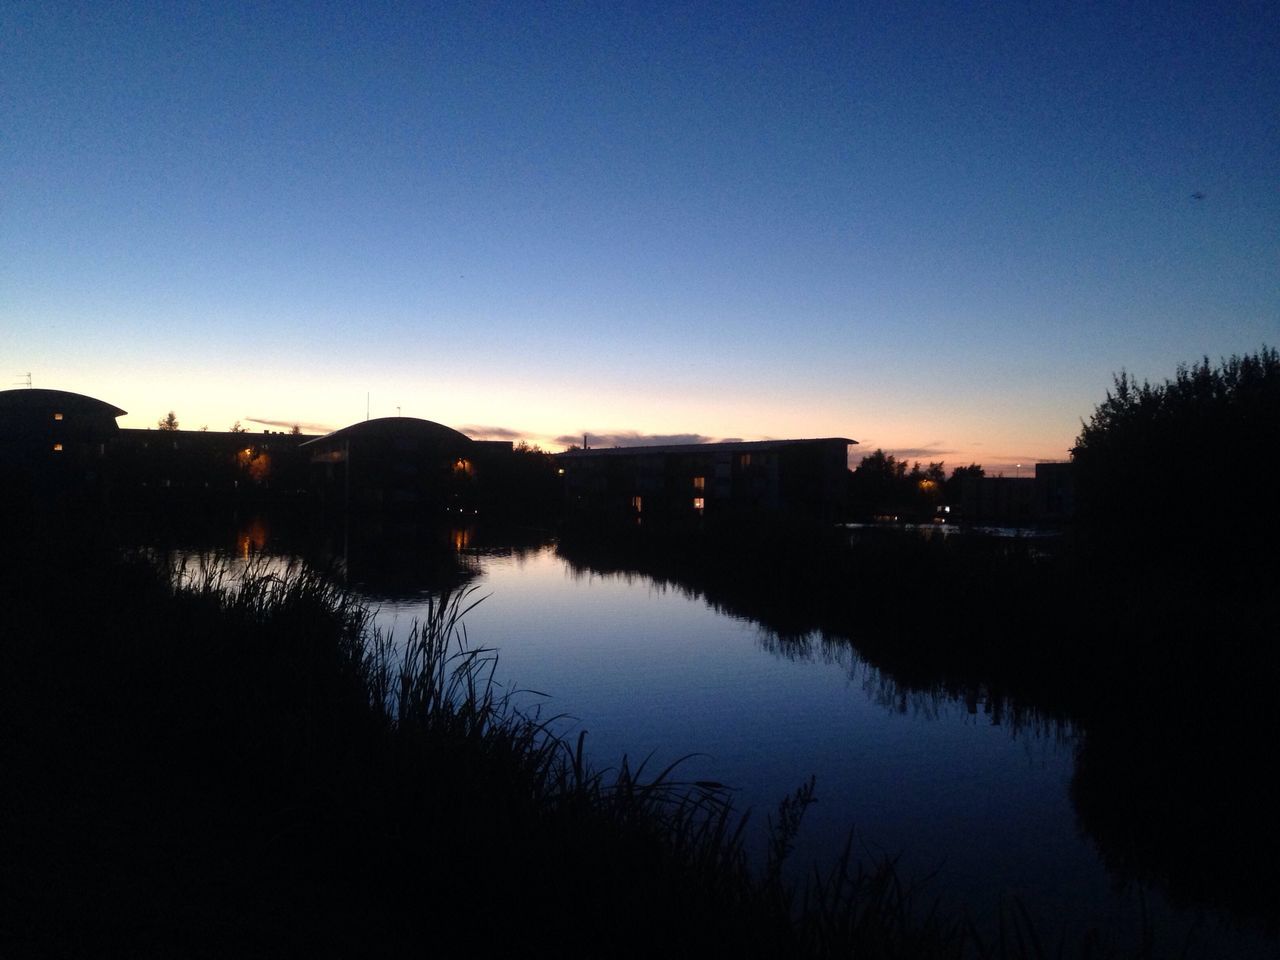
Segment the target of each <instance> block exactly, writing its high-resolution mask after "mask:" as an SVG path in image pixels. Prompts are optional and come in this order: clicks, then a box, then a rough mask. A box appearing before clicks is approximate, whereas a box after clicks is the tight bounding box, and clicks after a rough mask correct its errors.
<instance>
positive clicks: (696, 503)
mask: <svg viewBox="0 0 1280 960" xmlns="http://www.w3.org/2000/svg"><path fill="white" fill-rule="evenodd" d="M706 506H707V501H706V500H705V499H704V498H702V497H694V498H693V509H694V510H696V511H697V512H698V513H701V512H702V511H703V510H704V509H706Z"/></svg>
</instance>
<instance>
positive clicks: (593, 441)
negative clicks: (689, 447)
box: [556, 430, 716, 447]
mask: <svg viewBox="0 0 1280 960" xmlns="http://www.w3.org/2000/svg"><path fill="white" fill-rule="evenodd" d="M586 434H587V443H589V444H590V445H591V446H593V447H662V446H667V445H669V444H676V443H715V442H716V440H715V438H714V437H705V436H703V435H702V434H700V433H639V432H637V431H635V430H623V431H622V432H620V433H592V432H590V431H586ZM556 443H563V444H564V445H565V446H572V445H575V444H576V445H579V446H581V444H582V434H581V433H579V434H577V435H576V436H573V435H570V434H564V435H562V436H559V437H556Z"/></svg>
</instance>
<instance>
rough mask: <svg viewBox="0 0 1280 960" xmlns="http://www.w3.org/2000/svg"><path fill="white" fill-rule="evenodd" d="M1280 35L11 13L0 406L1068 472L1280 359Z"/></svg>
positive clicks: (1205, 18)
mask: <svg viewBox="0 0 1280 960" xmlns="http://www.w3.org/2000/svg"><path fill="white" fill-rule="evenodd" d="M1278 23H1280V13H1277V10H1276V9H1275V8H1273V7H1266V6H1261V5H1259V6H1256V7H1252V6H1249V5H1247V4H1244V5H1233V6H1222V7H1217V6H1214V5H1207V6H1193V7H1185V8H1182V7H1179V8H1175V9H1173V10H1166V9H1164V8H1161V9H1160V10H1156V9H1155V8H1151V9H1146V8H1143V7H1141V6H1140V7H1138V8H1132V9H1130V8H1126V9H1123V10H1122V9H1115V10H1112V9H1108V8H1102V9H1094V8H1087V9H1086V8H1079V9H1077V8H1065V9H1055V10H1051V11H1037V10H1033V9H1030V8H1028V9H1022V8H1018V9H1013V8H1003V7H992V8H989V9H988V8H982V9H972V10H971V9H966V8H957V7H954V6H952V5H945V4H939V5H933V4H921V5H915V6H912V5H905V6H904V5H900V4H889V3H874V2H873V3H868V4H859V5H858V6H857V7H856V9H855V8H844V7H831V8H827V7H821V6H819V7H815V8H812V9H810V8H805V9H803V10H801V9H790V8H786V7H782V8H779V7H775V6H769V5H757V4H744V5H742V6H741V7H738V8H735V9H734V10H733V11H731V12H730V11H722V10H714V9H703V8H700V7H682V6H679V5H671V4H645V3H638V4H634V5H626V6H624V7H620V8H608V7H602V8H596V7H591V6H578V5H559V4H550V5H547V6H545V7H539V8H538V9H537V10H533V9H529V10H524V9H512V10H500V9H497V8H493V9H490V8H478V7H475V6H474V5H470V4H457V5H455V4H441V5H435V6H433V7H431V8H430V9H425V10H424V9H418V8H416V7H399V6H395V5H392V6H389V7H387V8H380V9H378V10H374V11H369V10H359V11H357V10H354V9H351V8H348V7H346V6H342V5H327V4H289V3H282V4H273V5H270V6H269V7H261V6H257V5H253V4H247V3H237V2H229V3H226V4H220V5H218V6H216V7H209V8H198V7H197V8H191V9H186V8H183V9H178V8H172V9H171V8H166V7H144V6H141V5H131V4H122V5H110V6H106V7H84V6H79V5H72V4H62V3H41V4H35V3H21V2H19V3H14V4H9V5H6V8H5V10H4V12H3V14H0V37H2V38H3V39H0V89H3V90H4V91H5V94H4V103H5V112H6V150H5V151H4V152H3V154H0V176H3V178H4V182H5V184H6V186H7V191H6V204H5V209H4V214H3V217H0V363H3V364H4V365H5V366H4V367H3V369H0V375H4V378H5V381H7V382H5V383H4V384H3V386H6V387H17V386H19V385H21V384H25V382H26V377H27V375H28V373H29V374H30V376H31V379H32V382H33V384H34V385H35V386H37V387H46V388H52V389H62V390H69V391H73V392H76V393H83V394H87V395H90V396H95V397H98V398H100V399H103V400H105V401H107V402H109V403H112V404H115V405H117V406H119V407H121V408H122V409H124V410H127V411H128V414H127V415H126V416H124V417H121V418H120V423H121V425H122V426H125V427H132V428H147V427H154V426H155V424H156V422H157V421H158V420H159V419H160V418H162V417H164V416H165V414H166V413H167V412H168V411H169V410H173V411H174V412H175V414H176V415H177V417H178V418H179V421H180V423H181V425H182V427H183V428H191V429H198V428H199V427H201V426H207V427H208V428H209V429H211V430H217V429H221V430H225V429H227V428H228V427H229V426H230V425H231V424H232V423H235V422H236V421H239V422H240V423H241V424H242V425H244V426H251V427H252V428H254V429H258V430H261V429H281V428H285V429H287V428H286V427H283V425H284V424H290V425H291V424H294V423H298V424H300V425H302V424H305V425H308V426H309V427H311V428H315V429H314V430H313V432H315V431H318V429H319V428H321V427H332V428H338V427H342V426H345V425H347V424H350V423H354V422H357V421H359V420H362V419H364V418H365V416H366V410H367V411H368V414H369V415H371V416H393V415H395V414H396V413H397V411H399V412H400V413H401V414H402V415H404V416H415V417H421V418H424V419H429V420H433V421H436V422H439V423H443V424H447V425H449V426H451V427H454V428H457V429H460V430H463V431H464V432H467V433H469V434H470V435H473V436H477V437H493V438H498V439H513V440H521V439H523V440H526V441H528V442H530V443H537V444H539V445H540V446H543V447H545V448H550V449H558V448H559V447H561V446H563V444H564V440H565V438H569V437H578V436H581V435H582V434H584V433H586V434H589V435H596V436H600V437H609V438H614V439H618V438H621V439H622V442H627V443H630V442H633V441H635V442H639V441H642V440H644V439H645V438H663V437H668V438H669V437H689V438H694V439H697V438H703V439H724V438H741V439H747V440H755V439H768V438H803V437H848V438H851V439H854V440H857V441H858V446H854V447H852V448H851V455H850V462H851V463H852V464H855V465H856V463H857V462H858V460H859V459H860V458H861V457H862V456H863V455H865V454H866V453H870V452H872V451H874V450H876V449H883V450H885V451H886V452H888V453H892V454H893V455H894V456H897V457H899V458H900V459H906V460H909V461H917V460H918V461H920V462H922V463H926V464H927V463H929V462H937V461H942V462H943V463H945V464H946V466H947V468H948V469H952V468H954V467H957V466H962V465H967V464H969V463H979V464H982V465H983V466H984V467H985V468H986V469H987V470H988V472H991V473H999V472H1006V473H1008V472H1010V471H1011V470H1013V469H1014V467H1015V465H1016V464H1017V463H1023V464H1028V463H1035V462H1036V461H1040V460H1046V461H1052V460H1064V459H1067V458H1068V456H1069V450H1070V448H1071V446H1072V444H1073V442H1074V440H1075V438H1076V436H1077V435H1078V434H1079V431H1080V426H1081V422H1082V421H1084V420H1087V419H1088V418H1089V416H1090V415H1091V414H1092V412H1093V410H1094V408H1095V407H1096V406H1097V405H1098V404H1099V403H1100V402H1102V400H1103V399H1104V397H1105V395H1106V391H1107V389H1108V388H1109V387H1110V386H1111V383H1112V377H1113V376H1114V375H1115V374H1117V373H1119V372H1120V371H1121V370H1125V371H1127V372H1128V373H1129V374H1130V375H1132V376H1135V377H1137V378H1138V379H1139V380H1142V379H1149V380H1151V381H1153V382H1154V381H1160V380H1163V379H1165V378H1167V377H1170V376H1172V375H1173V374H1174V372H1175V370H1176V368H1177V365H1178V364H1179V363H1193V362H1196V361H1198V360H1200V359H1201V358H1202V357H1206V356H1207V357H1209V358H1210V359H1211V360H1213V361H1216V360H1217V359H1219V358H1220V357H1224V356H1230V355H1233V354H1243V353H1248V352H1251V351H1255V350H1257V349H1258V348H1259V347H1260V346H1262V345H1263V344H1274V343H1276V342H1277V340H1278V339H1280V336H1278V334H1280V282H1278V281H1280V247H1278V246H1277V239H1276V238H1277V235H1280V231H1278V229H1277V228H1278V226H1280V191H1277V190H1276V189H1275V171H1276V169H1277V163H1278V162H1280V147H1278V146H1277V144H1280V129H1278V126H1280V120H1278V119H1277V118H1280V29H1278Z"/></svg>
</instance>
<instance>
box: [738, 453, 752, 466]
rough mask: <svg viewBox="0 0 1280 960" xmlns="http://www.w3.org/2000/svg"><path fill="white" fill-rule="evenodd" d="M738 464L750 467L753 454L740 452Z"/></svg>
mask: <svg viewBox="0 0 1280 960" xmlns="http://www.w3.org/2000/svg"><path fill="white" fill-rule="evenodd" d="M738 466H739V467H749V466H751V454H749V453H740V454H738Z"/></svg>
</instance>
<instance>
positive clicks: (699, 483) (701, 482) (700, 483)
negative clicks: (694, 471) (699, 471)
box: [693, 477, 707, 490]
mask: <svg viewBox="0 0 1280 960" xmlns="http://www.w3.org/2000/svg"><path fill="white" fill-rule="evenodd" d="M693 489H695V490H705V489H707V478H706V477H694V478H693Z"/></svg>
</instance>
